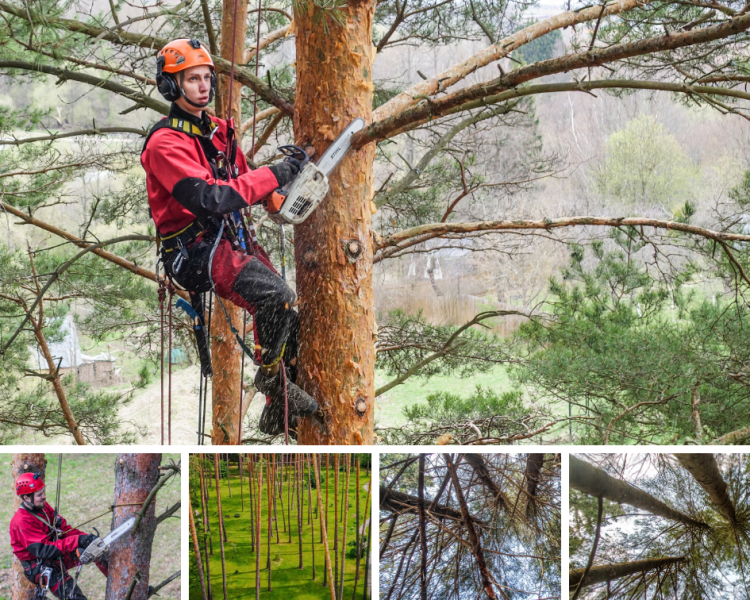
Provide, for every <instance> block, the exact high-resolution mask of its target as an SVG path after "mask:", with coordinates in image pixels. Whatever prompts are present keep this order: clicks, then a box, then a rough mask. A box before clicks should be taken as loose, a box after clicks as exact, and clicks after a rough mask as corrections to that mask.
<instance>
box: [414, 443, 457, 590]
mask: <svg viewBox="0 0 750 600" xmlns="http://www.w3.org/2000/svg"><path fill="white" fill-rule="evenodd" d="M448 462H450V461H448ZM424 463H425V455H424V454H420V455H419V483H418V484H417V486H418V497H419V509H418V512H419V544H420V548H421V555H422V562H421V565H420V567H419V595H420V597H421V598H422V600H427V515H426V514H425V506H424Z"/></svg>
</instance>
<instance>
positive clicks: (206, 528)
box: [198, 454, 214, 600]
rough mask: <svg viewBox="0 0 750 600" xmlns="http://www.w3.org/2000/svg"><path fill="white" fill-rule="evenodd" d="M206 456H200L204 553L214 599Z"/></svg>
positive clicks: (207, 578) (207, 580)
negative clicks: (205, 467) (205, 473)
mask: <svg viewBox="0 0 750 600" xmlns="http://www.w3.org/2000/svg"><path fill="white" fill-rule="evenodd" d="M205 456H206V455H205V454H199V455H198V458H199V459H200V481H201V514H202V515H203V518H202V519H201V521H203V553H204V554H205V556H206V587H207V588H208V598H209V600H211V598H213V591H212V590H211V564H210V563H209V560H208V556H209V548H210V554H211V556H213V554H214V549H213V542H212V541H211V523H210V522H209V520H208V486H207V485H206V479H205V475H204V472H203V461H204V460H205Z"/></svg>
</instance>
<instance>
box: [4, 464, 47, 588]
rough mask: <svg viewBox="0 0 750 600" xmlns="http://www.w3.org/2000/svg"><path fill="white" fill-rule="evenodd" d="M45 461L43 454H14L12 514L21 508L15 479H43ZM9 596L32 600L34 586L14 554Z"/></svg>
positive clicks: (12, 467)
mask: <svg viewBox="0 0 750 600" xmlns="http://www.w3.org/2000/svg"><path fill="white" fill-rule="evenodd" d="M46 468H47V460H46V459H45V458H44V454H14V455H13V458H12V462H11V478H12V481H11V489H12V490H13V513H15V512H16V511H17V510H18V509H19V508H20V506H21V498H20V497H19V496H17V495H16V479H17V478H18V476H19V475H23V474H24V473H38V474H39V475H40V476H41V478H42V479H43V480H44V479H45V470H46ZM11 565H12V572H11V576H10V596H11V598H12V599H13V600H32V598H34V590H35V586H34V585H33V584H32V583H31V582H30V581H29V580H28V579H26V576H25V575H24V574H23V567H22V566H21V561H19V560H18V559H17V558H16V556H15V554H14V555H12V558H11Z"/></svg>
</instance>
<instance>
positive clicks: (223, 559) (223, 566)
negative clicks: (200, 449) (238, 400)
mask: <svg viewBox="0 0 750 600" xmlns="http://www.w3.org/2000/svg"><path fill="white" fill-rule="evenodd" d="M214 479H216V505H217V506H218V508H219V543H220V545H221V585H222V586H223V589H224V600H227V564H226V556H225V555H224V515H223V514H222V512H221V489H220V488H219V455H218V454H214Z"/></svg>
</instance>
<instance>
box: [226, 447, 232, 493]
mask: <svg viewBox="0 0 750 600" xmlns="http://www.w3.org/2000/svg"><path fill="white" fill-rule="evenodd" d="M225 456H226V457H227V463H226V464H227V490H228V491H229V497H230V498H231V497H232V480H231V479H230V478H229V454H226V455H225Z"/></svg>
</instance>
